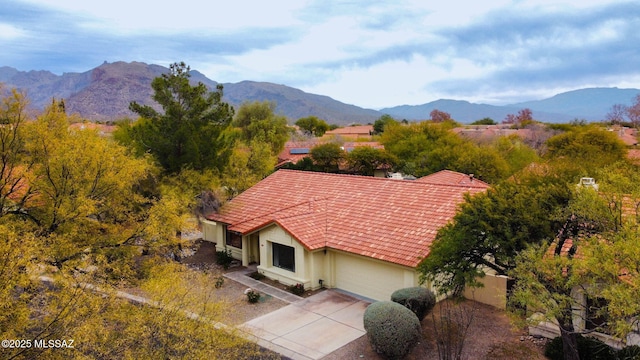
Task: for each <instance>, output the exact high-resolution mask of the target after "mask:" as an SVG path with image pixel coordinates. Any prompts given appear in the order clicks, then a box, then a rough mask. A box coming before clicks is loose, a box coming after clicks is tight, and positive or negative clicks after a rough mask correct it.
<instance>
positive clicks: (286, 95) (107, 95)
mask: <svg viewBox="0 0 640 360" xmlns="http://www.w3.org/2000/svg"><path fill="white" fill-rule="evenodd" d="M168 71H169V69H168V68H165V67H162V66H159V65H148V64H145V63H140V62H132V63H126V62H116V63H106V62H105V63H104V64H102V65H100V66H98V67H96V68H95V69H92V70H89V71H87V72H84V73H65V74H62V75H60V76H58V75H55V74H53V73H51V72H48V71H29V72H22V71H18V70H16V69H13V68H9V67H1V68H0V82H3V83H5V84H6V85H8V86H11V87H17V88H20V89H23V90H25V91H26V92H27V95H28V97H29V99H30V101H31V104H32V106H33V107H35V108H36V109H43V108H44V107H45V106H46V105H47V104H49V103H50V102H51V98H53V97H55V98H63V99H65V103H66V105H67V109H68V111H69V112H70V113H77V114H79V115H80V116H82V117H83V118H87V119H90V120H94V121H96V120H99V121H106V120H116V119H120V118H124V117H134V116H135V114H133V113H131V112H130V111H129V110H128V106H129V102H131V101H137V102H138V103H141V104H147V105H151V106H157V104H155V102H154V101H153V100H152V99H151V96H152V94H153V90H152V89H151V81H152V80H153V79H154V78H155V77H157V76H160V75H161V74H163V73H166V72H168ZM191 79H192V80H193V81H194V82H198V81H199V82H202V83H203V84H205V85H207V86H208V87H209V88H211V89H213V88H214V87H215V86H216V85H217V84H218V83H217V82H215V81H213V80H210V79H208V78H206V77H205V76H204V75H203V74H201V73H200V72H198V71H195V70H192V71H191ZM223 85H224V100H225V101H227V102H229V103H231V104H233V105H234V106H236V107H237V106H239V105H240V104H242V103H243V102H245V101H265V100H266V101H273V102H275V103H276V112H277V113H280V114H283V115H285V116H286V117H287V118H289V121H290V122H291V123H293V122H295V121H296V120H297V119H299V118H301V117H305V116H310V115H315V116H318V117H320V118H322V119H325V120H326V121H327V122H329V123H335V124H340V125H345V124H350V123H368V122H373V121H375V120H376V119H377V118H379V117H380V116H381V115H382V114H381V113H379V112H377V111H375V110H369V109H362V108H359V107H357V106H353V105H347V104H344V103H341V102H339V101H336V100H333V99H331V98H330V97H327V96H320V95H315V94H309V93H305V92H303V91H301V90H298V89H294V88H291V87H288V86H284V85H276V84H271V83H263V82H253V81H243V82H240V83H237V84H233V83H228V84H223Z"/></svg>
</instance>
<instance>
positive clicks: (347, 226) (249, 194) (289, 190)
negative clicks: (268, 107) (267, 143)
mask: <svg viewBox="0 0 640 360" xmlns="http://www.w3.org/2000/svg"><path fill="white" fill-rule="evenodd" d="M474 183H475V181H474ZM474 185H475V184H474ZM485 189H486V187H482V186H469V185H465V184H436V183H425V182H415V181H405V180H392V179H384V178H374V177H366V176H353V175H338V174H326V173H314V172H304V171H295V170H278V171H276V172H275V173H273V174H271V175H270V176H268V177H267V178H265V179H264V180H262V181H261V182H259V183H258V184H256V185H255V186H253V187H252V188H250V189H248V190H246V191H245V192H243V193H242V194H240V195H239V196H237V197H236V198H234V199H233V200H231V201H230V202H229V203H227V204H226V205H225V206H224V207H223V208H222V209H221V211H220V213H218V214H213V215H210V216H209V219H211V220H214V221H219V222H222V223H225V224H228V227H229V230H231V231H236V232H239V233H242V234H249V233H251V232H254V231H256V230H259V229H260V228H263V227H265V226H267V225H270V224H274V223H275V224H278V225H279V226H281V227H282V228H283V229H285V230H286V231H288V232H289V233H290V234H291V235H292V236H293V237H294V238H296V239H297V240H298V241H299V242H300V243H301V244H302V245H303V246H305V247H306V248H307V249H309V250H316V249H322V248H324V247H329V248H333V249H338V250H342V251H346V252H350V253H355V254H358V255H362V256H367V257H372V258H375V259H379V260H384V261H389V262H392V263H396V264H401V265H405V266H409V267H415V266H417V265H418V263H419V262H420V260H421V259H422V258H424V257H425V256H427V255H428V254H429V248H430V245H431V243H432V242H433V240H434V238H435V235H436V233H437V231H438V229H440V228H441V227H442V226H444V225H445V224H447V223H448V222H449V221H450V220H451V219H452V218H453V216H454V215H455V213H456V211H457V209H458V205H459V204H460V203H461V202H462V201H463V194H464V193H471V194H475V193H478V192H482V191H484V190H485Z"/></svg>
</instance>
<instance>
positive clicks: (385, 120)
mask: <svg viewBox="0 0 640 360" xmlns="http://www.w3.org/2000/svg"><path fill="white" fill-rule="evenodd" d="M397 123H398V122H397V121H396V119H394V118H393V117H391V115H388V114H384V115H382V116H380V117H379V118H378V119H377V120H376V121H375V122H374V123H373V131H374V132H375V133H376V134H382V133H383V132H384V130H385V127H386V126H387V125H389V124H397Z"/></svg>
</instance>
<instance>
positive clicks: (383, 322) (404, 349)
mask: <svg viewBox="0 0 640 360" xmlns="http://www.w3.org/2000/svg"><path fill="white" fill-rule="evenodd" d="M363 321H364V329H365V330H366V331H367V337H368V338H369V342H370V343H371V347H372V348H373V349H374V350H375V351H376V352H377V353H378V354H381V355H382V356H384V357H385V358H387V359H402V358H404V357H405V356H406V355H407V354H408V353H409V352H410V351H411V349H412V348H413V346H414V345H415V344H416V343H417V342H418V339H419V338H420V334H421V327H420V321H418V318H417V317H416V316H415V315H414V314H413V312H411V310H409V309H407V308H406V307H404V306H402V305H400V304H398V303H395V302H392V301H380V302H376V303H373V304H371V305H369V306H368V307H367V309H366V310H365V312H364V319H363Z"/></svg>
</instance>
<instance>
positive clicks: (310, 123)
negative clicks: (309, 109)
mask: <svg viewBox="0 0 640 360" xmlns="http://www.w3.org/2000/svg"><path fill="white" fill-rule="evenodd" d="M296 125H297V126H298V127H299V128H300V130H302V131H303V132H304V133H305V134H307V135H313V136H316V137H320V136H322V135H324V133H325V132H327V131H328V130H329V124H327V122H326V121H324V120H322V119H318V118H317V117H316V116H307V117H303V118H300V119H298V121H296Z"/></svg>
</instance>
